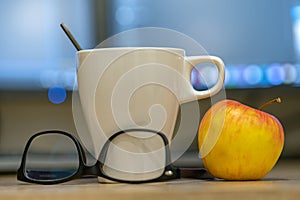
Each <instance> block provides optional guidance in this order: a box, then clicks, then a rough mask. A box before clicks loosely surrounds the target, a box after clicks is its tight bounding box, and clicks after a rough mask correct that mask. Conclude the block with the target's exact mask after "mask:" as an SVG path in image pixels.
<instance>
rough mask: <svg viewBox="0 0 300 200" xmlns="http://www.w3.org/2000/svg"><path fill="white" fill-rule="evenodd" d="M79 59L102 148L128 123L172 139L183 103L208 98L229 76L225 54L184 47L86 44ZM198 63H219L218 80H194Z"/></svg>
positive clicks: (81, 84) (82, 90)
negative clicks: (201, 86)
mask: <svg viewBox="0 0 300 200" xmlns="http://www.w3.org/2000/svg"><path fill="white" fill-rule="evenodd" d="M77 61H78V62H77V63H78V66H77V79H78V90H79V96H80V101H81V104H82V110H83V114H84V117H85V119H86V122H87V127H88V129H89V132H90V134H92V138H93V140H94V141H93V142H94V148H95V149H96V152H97V154H99V152H100V150H101V148H102V146H103V144H104V142H105V141H106V140H107V138H108V137H110V136H111V135H112V134H114V133H116V132H117V131H119V130H123V129H130V128H147V129H151V130H156V131H160V132H162V133H164V134H165V135H166V136H167V138H168V139H169V141H171V139H172V136H173V132H174V127H175V122H176V118H177V114H178V108H179V106H180V104H182V103H185V102H189V101H194V100H198V99H203V98H208V97H210V96H212V95H214V94H216V93H217V92H218V91H219V90H220V89H221V88H222V86H223V82H224V64H223V61H222V60H221V59H220V58H218V57H215V56H185V51H184V50H183V49H179V48H158V47H125V48H102V49H93V50H81V51H79V52H78V53H77ZM199 63H214V64H215V65H216V67H217V68H218V80H217V82H216V83H215V85H213V86H212V87H211V88H209V89H207V90H204V91H197V90H195V89H194V88H193V86H192V84H191V82H190V76H191V71H192V68H193V67H194V66H195V65H196V64H199ZM119 159H125V160H124V161H125V162H126V158H124V157H123V158H116V160H119Z"/></svg>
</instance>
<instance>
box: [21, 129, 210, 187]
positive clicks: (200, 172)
mask: <svg viewBox="0 0 300 200" xmlns="http://www.w3.org/2000/svg"><path fill="white" fill-rule="evenodd" d="M133 131H144V132H151V133H154V134H158V135H159V136H160V137H161V138H162V139H163V142H164V145H165V151H166V162H165V163H166V166H165V169H164V171H163V173H162V175H161V176H160V177H157V178H153V179H147V180H122V179H116V178H113V177H110V176H107V175H106V174H105V173H104V172H103V171H102V168H103V165H104V164H103V163H102V162H101V161H104V160H105V158H106V155H107V151H108V148H109V145H110V143H111V142H112V140H113V139H114V138H116V137H117V136H119V135H121V134H124V133H128V132H133ZM50 133H55V134H62V135H64V136H67V137H69V138H70V139H71V140H72V141H73V142H74V144H75V146H76V149H77V153H78V156H79V157H78V158H79V166H78V169H77V171H76V172H75V173H74V174H73V175H71V176H68V177H66V178H62V179H58V180H37V179H32V178H29V177H27V176H26V171H25V164H26V157H27V152H28V150H29V147H30V145H31V143H32V141H33V140H34V139H35V138H36V137H38V136H41V135H45V134H50ZM86 175H94V176H100V177H103V178H105V179H108V180H111V181H115V182H120V183H148V182H159V181H167V180H172V179H179V178H196V179H213V178H214V177H212V176H211V175H210V174H209V173H208V172H207V170H206V169H205V168H178V167H175V166H174V165H173V164H172V163H171V156H170V148H169V141H168V139H167V137H166V136H165V135H164V134H163V133H161V132H157V131H153V130H149V129H128V130H121V131H119V132H117V133H115V134H113V135H112V136H111V137H110V138H109V139H108V140H107V141H106V142H105V144H104V146H103V148H102V150H101V152H100V156H99V159H98V160H97V161H96V163H95V164H94V165H92V166H88V165H86V156H85V151H84V149H83V147H82V145H81V143H80V142H79V140H78V139H77V138H76V137H75V136H74V135H72V134H70V133H67V132H64V131H60V130H47V131H42V132H39V133H36V134H34V135H33V136H31V137H30V138H29V140H28V142H27V144H26V146H25V149H24V152H23V155H22V160H21V165H20V167H19V169H18V171H17V179H18V180H19V181H24V182H28V183H37V184H45V185H50V184H59V183H64V182H67V181H71V180H73V179H77V178H81V177H83V176H86Z"/></svg>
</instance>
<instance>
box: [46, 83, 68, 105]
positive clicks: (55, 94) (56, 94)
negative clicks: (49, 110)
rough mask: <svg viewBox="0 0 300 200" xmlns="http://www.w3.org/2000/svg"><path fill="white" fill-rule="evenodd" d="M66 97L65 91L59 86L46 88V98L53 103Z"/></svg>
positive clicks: (57, 102) (61, 101) (59, 102)
mask: <svg viewBox="0 0 300 200" xmlns="http://www.w3.org/2000/svg"><path fill="white" fill-rule="evenodd" d="M66 98H67V91H66V90H65V88H63V87H61V86H53V87H51V88H49V90H48V99H49V101H50V102H51V103H53V104H61V103H63V102H64V101H65V100H66Z"/></svg>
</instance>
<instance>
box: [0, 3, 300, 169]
mask: <svg viewBox="0 0 300 200" xmlns="http://www.w3.org/2000/svg"><path fill="white" fill-rule="evenodd" d="M0 18H1V20H0V26H1V33H0V44H1V45H0V172H11V171H15V170H16V168H17V167H18V165H19V163H20V156H21V154H22V151H23V149H24V146H25V143H26V141H27V140H28V138H29V136H31V135H32V134H33V133H35V132H38V131H41V130H46V129H60V130H65V131H68V132H73V133H75V134H76V128H75V126H74V122H73V118H72V89H73V86H74V83H75V82H76V78H75V75H76V60H75V54H76V49H75V48H74V47H73V46H72V44H71V43H70V41H69V40H68V39H67V37H66V36H65V35H64V33H63V32H62V30H61V29H60V27H59V24H60V23H61V22H64V23H65V24H67V26H68V27H69V29H71V31H72V33H73V34H74V36H75V37H76V39H77V40H78V41H79V43H80V45H81V46H82V47H83V48H84V49H89V48H94V47H96V46H97V45H98V44H99V43H100V42H102V41H103V40H105V39H107V38H109V37H110V36H113V35H115V34H117V33H120V32H122V31H126V30H130V29H133V28H140V27H161V28H168V29H172V30H175V31H179V32H181V33H183V34H186V35H187V36H189V37H191V38H193V39H194V40H196V41H197V42H198V43H200V44H201V45H202V46H203V47H204V48H205V49H206V51H207V52H208V54H211V55H216V56H219V57H221V58H222V59H223V61H224V62H225V65H226V79H225V89H226V96H227V98H230V99H235V100H238V101H240V102H242V103H245V104H247V105H250V106H253V107H259V106H260V105H262V104H263V103H264V102H266V101H268V100H270V99H272V98H276V97H278V96H280V97H281V99H282V104H281V105H272V106H270V107H269V108H266V111H267V112H270V113H271V114H273V115H275V116H276V117H277V118H278V119H280V121H281V122H282V124H283V126H284V128H285V134H286V141H285V147H284V151H283V154H282V158H298V157H300V147H299V143H300V135H299V118H298V117H299V116H300V106H299V102H298V100H299V97H300V88H299V86H300V62H299V61H300V60H299V59H300V1H297V0H285V1H272V0H246V1H239V0H226V1H219V0H186V1H182V0H163V1H161V0H151V1H149V0H64V1H60V0H2V1H1V6H0ZM192 76H193V84H194V87H195V88H197V87H198V85H197V84H198V82H197V73H194V74H192ZM53 94H54V95H53ZM199 104H200V107H201V111H202V112H201V115H202V116H203V114H204V113H205V111H206V110H207V109H208V108H209V107H210V106H211V104H210V101H209V100H201V101H199ZM184 107H186V109H188V107H189V105H183V108H184ZM178 163H179V164H182V165H186V166H187V165H191V166H192V165H197V164H199V163H200V162H199V158H198V147H197V139H195V141H194V143H193V144H192V145H191V147H190V148H189V150H188V151H187V152H186V153H185V154H184V155H183V157H182V158H181V159H180V160H179V161H178Z"/></svg>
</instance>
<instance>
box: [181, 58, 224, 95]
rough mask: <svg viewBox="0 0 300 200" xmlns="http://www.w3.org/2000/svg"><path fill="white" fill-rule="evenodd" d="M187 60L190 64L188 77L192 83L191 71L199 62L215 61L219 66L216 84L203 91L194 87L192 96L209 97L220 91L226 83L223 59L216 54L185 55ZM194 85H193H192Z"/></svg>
mask: <svg viewBox="0 0 300 200" xmlns="http://www.w3.org/2000/svg"><path fill="white" fill-rule="evenodd" d="M185 60H186V61H187V62H188V63H187V64H188V66H190V67H189V68H188V74H187V76H188V79H187V80H189V81H190V83H191V72H192V69H193V68H194V66H195V65H197V64H199V63H213V64H215V65H216V66H217V68H218V80H217V82H216V84H215V85H214V86H212V87H211V88H209V89H207V90H203V91H198V90H195V89H194V88H193V87H192V91H193V92H192V94H191V95H192V97H191V98H193V99H195V98H196V99H204V98H208V97H210V96H213V95H215V94H216V93H218V92H219V91H220V90H221V89H222V87H223V85H224V79H225V67H224V63H223V61H222V60H221V59H220V58H219V57H216V56H187V57H185ZM191 86H192V85H191Z"/></svg>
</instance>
